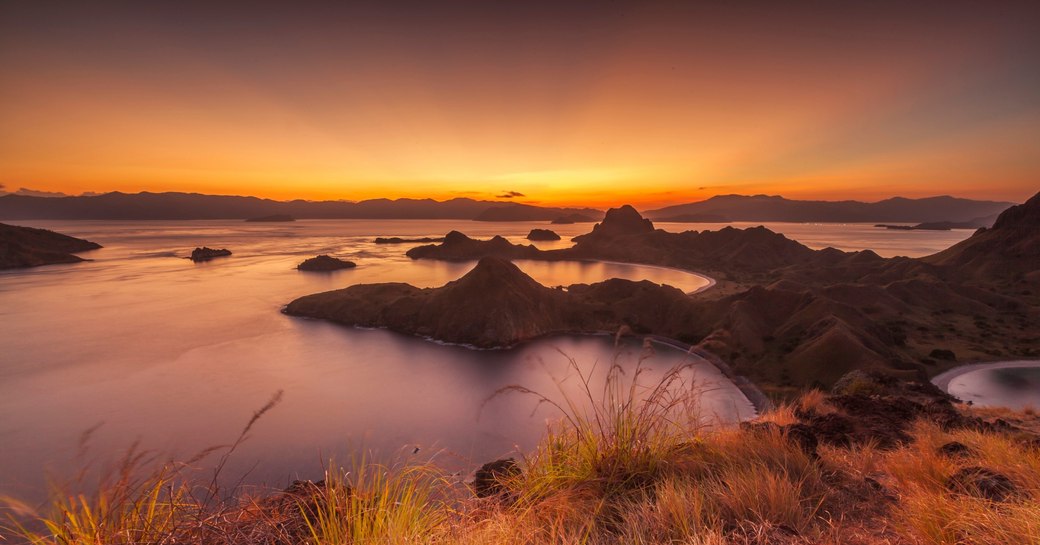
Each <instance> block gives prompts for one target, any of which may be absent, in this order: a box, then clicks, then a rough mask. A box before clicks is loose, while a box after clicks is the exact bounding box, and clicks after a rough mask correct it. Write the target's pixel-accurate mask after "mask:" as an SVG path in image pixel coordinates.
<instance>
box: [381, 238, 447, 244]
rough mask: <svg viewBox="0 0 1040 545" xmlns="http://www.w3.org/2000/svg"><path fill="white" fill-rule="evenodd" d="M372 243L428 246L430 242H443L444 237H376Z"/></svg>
mask: <svg viewBox="0 0 1040 545" xmlns="http://www.w3.org/2000/svg"><path fill="white" fill-rule="evenodd" d="M373 242H375V243H376V244H429V243H431V242H444V237H422V238H401V237H376V239H375V240H374V241H373Z"/></svg>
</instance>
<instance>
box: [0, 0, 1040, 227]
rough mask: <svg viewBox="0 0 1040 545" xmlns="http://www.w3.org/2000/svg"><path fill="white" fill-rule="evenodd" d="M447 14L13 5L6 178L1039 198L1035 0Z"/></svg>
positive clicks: (260, 188) (1, 40)
mask: <svg viewBox="0 0 1040 545" xmlns="http://www.w3.org/2000/svg"><path fill="white" fill-rule="evenodd" d="M433 4H436V5H435V6H434V5H433ZM433 4H431V3H416V4H414V5H407V4H404V3H402V4H391V3H385V2H384V3H379V4H377V5H373V6H369V5H360V4H359V5H352V6H350V7H344V6H342V5H339V4H324V3H322V4H314V5H312V6H311V9H293V8H292V7H291V4H290V3H279V4H274V3H272V4H271V5H264V4H262V3H252V4H249V6H250V7H249V8H245V7H243V6H238V9H232V8H230V7H227V8H225V7H213V6H212V5H210V4H207V3H194V2H178V3H170V5H165V4H164V3H141V2H138V3H123V4H109V3H102V4H94V3H69V4H68V5H65V6H62V5H60V4H52V3H49V2H48V3H38V2H8V3H3V4H0V67H2V70H0V184H3V185H4V186H5V188H6V189H7V190H8V191H13V190H14V189H15V188H18V187H26V188H31V189H34V190H43V191H59V192H65V193H71V194H78V193H81V192H84V191H94V192H100V191H113V190H119V191H125V192H136V191H142V190H147V191H196V192H202V193H217V194H249V195H257V196H263V197H271V198H277V199H289V198H307V199H351V200H357V199H365V198H373V197H391V198H393V197H434V198H438V199H445V198H451V197H456V196H469V197H474V198H489V199H490V198H495V196H496V195H498V194H501V193H503V192H506V191H516V192H520V193H522V194H523V195H524V196H523V197H517V200H519V201H522V202H534V203H540V204H582V205H592V206H608V205H614V204H619V203H622V202H631V203H634V204H637V205H640V206H642V207H649V206H656V205H661V204H666V203H673V202H684V201H691V200H700V199H703V198H707V197H710V196H711V195H715V194H723V193H742V194H751V193H770V194H782V195H784V196H787V197H792V198H820V199H843V198H855V199H862V200H877V199H881V198H885V197H889V196H893V195H903V196H910V197H915V196H929V195H936V194H953V195H957V196H965V197H976V198H992V199H999V200H1011V201H1022V200H1024V199H1026V198H1027V197H1028V196H1030V195H1032V194H1033V193H1035V192H1036V191H1037V190H1038V188H1040V183H1038V180H1040V153H1038V151H1040V150H1038V147H1037V142H1040V71H1038V70H1036V65H1035V63H1036V58H1035V54H1036V51H1040V37H1038V36H1040V32H1038V31H1037V29H1038V28H1040V25H1038V22H1040V20H1038V16H1037V11H1038V10H1037V9H1036V8H1035V7H1031V6H1030V5H1029V4H1022V7H1018V6H1015V5H1014V4H1012V3H1003V4H1001V5H1000V6H984V5H980V4H978V3H970V4H968V3H965V4H961V3H958V2H949V3H943V6H944V7H943V9H941V10H934V9H919V8H920V6H922V5H924V4H917V7H916V8H901V7H892V8H885V4H884V3H881V4H877V3H872V4H870V6H871V7H870V9H862V10H859V11H848V10H845V11H843V10H840V9H836V8H833V7H831V8H827V7H826V6H827V4H819V5H816V7H815V8H814V9H809V8H799V7H797V5H795V4H792V5H789V6H788V7H786V8H785V9H784V10H783V11H769V10H770V8H771V7H775V5H774V4H771V3H764V4H761V5H757V4H754V3H747V4H745V3H741V4H739V5H734V6H725V5H721V6H720V5H715V6H710V7H703V6H701V7H687V8H682V9H681V10H680V9H679V8H674V7H670V8H667V9H665V8H660V9H658V8H655V9H648V8H645V7H638V6H639V4H626V3H623V2H622V3H613V4H609V7H604V6H608V4H602V3H600V4H573V5H571V4H568V5H566V6H564V5H562V4H560V3H552V4H546V5H542V4H538V3H530V4H525V5H524V6H522V7H518V6H513V7H502V6H503V5H504V4H497V3H445V4H440V3H433ZM756 5H757V6H758V7H757V8H756V7H755V6H756ZM892 5H893V6H898V5H899V4H892ZM55 6H57V7H55ZM297 6H298V5H297Z"/></svg>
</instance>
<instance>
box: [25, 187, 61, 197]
mask: <svg viewBox="0 0 1040 545" xmlns="http://www.w3.org/2000/svg"><path fill="white" fill-rule="evenodd" d="M11 194H12V195H23V196H25V197H68V195H67V194H65V193H62V192H60V191H40V190H37V189H29V188H27V187H23V188H21V189H19V190H18V191H15V192H13V193H11Z"/></svg>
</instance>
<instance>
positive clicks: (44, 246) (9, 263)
mask: <svg viewBox="0 0 1040 545" xmlns="http://www.w3.org/2000/svg"><path fill="white" fill-rule="evenodd" d="M98 248H101V245H100V244H97V243H94V242H90V241H89V240H83V239H80V238H75V237H70V236H68V235H63V234H61V233H55V232H54V231H48V230H46V229H36V228H33V227H20V226H17V225H7V224H5V223H0V269H17V268H25V267H39V266H42V265H55V264H59V263H79V262H81V261H85V260H84V259H83V258H81V257H79V256H76V255H73V254H76V253H79V252H86V251H89V250H96V249H98Z"/></svg>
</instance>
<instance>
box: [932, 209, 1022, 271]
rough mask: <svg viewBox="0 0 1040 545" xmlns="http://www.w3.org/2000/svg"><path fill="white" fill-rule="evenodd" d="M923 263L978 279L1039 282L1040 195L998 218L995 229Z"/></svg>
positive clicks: (985, 231)
mask: <svg viewBox="0 0 1040 545" xmlns="http://www.w3.org/2000/svg"><path fill="white" fill-rule="evenodd" d="M922 261H925V262H927V263H931V264H933V265H939V266H942V267H950V268H953V269H955V270H956V272H958V273H961V274H964V275H967V276H972V277H975V278H979V277H989V278H995V277H1006V276H1020V275H1025V276H1026V277H1028V278H1032V279H1034V280H1036V279H1040V193H1037V194H1036V195H1034V196H1033V198H1031V199H1029V200H1028V201H1026V202H1025V203H1023V204H1020V205H1018V206H1013V207H1011V208H1009V209H1007V210H1006V211H1004V212H1003V213H1002V214H1000V216H999V217H997V221H996V222H994V223H993V227H991V228H989V229H985V228H983V229H979V230H978V231H976V232H975V234H973V235H972V236H971V237H969V238H968V239H967V240H964V241H961V242H960V243H958V244H955V245H953V246H952V247H950V248H947V249H946V250H943V251H942V252H939V253H937V254H934V255H930V256H928V257H924V258H922Z"/></svg>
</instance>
